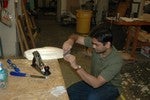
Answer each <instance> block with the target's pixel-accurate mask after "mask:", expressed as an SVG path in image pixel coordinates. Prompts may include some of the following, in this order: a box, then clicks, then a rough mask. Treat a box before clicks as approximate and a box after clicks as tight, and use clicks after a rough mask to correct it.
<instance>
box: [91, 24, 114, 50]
mask: <svg viewBox="0 0 150 100" xmlns="http://www.w3.org/2000/svg"><path fill="white" fill-rule="evenodd" d="M90 37H91V38H92V43H93V48H94V49H95V50H96V52H99V53H103V52H105V51H106V50H107V49H109V48H111V46H112V39H113V36H112V33H111V30H110V29H109V28H108V26H106V24H101V25H99V26H97V27H95V28H94V29H93V30H92V31H91V33H90Z"/></svg>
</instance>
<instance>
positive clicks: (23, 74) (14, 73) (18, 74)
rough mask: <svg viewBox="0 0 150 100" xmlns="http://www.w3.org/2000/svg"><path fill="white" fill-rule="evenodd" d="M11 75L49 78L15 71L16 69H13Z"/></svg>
mask: <svg viewBox="0 0 150 100" xmlns="http://www.w3.org/2000/svg"><path fill="white" fill-rule="evenodd" d="M10 75H12V76H19V77H32V78H43V79H46V78H47V77H46V76H39V75H30V74H26V73H21V72H15V71H11V72H10Z"/></svg>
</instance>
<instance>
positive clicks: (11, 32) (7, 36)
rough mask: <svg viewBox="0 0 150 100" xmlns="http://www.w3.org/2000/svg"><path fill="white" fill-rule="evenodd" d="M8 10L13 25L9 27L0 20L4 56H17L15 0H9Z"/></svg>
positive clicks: (0, 35)
mask: <svg viewBox="0 0 150 100" xmlns="http://www.w3.org/2000/svg"><path fill="white" fill-rule="evenodd" d="M7 10H8V11H9V13H10V14H11V16H12V20H11V21H12V26H11V27H8V26H6V25H4V24H3V23H1V22H0V37H1V42H2V49H3V56H4V57H7V56H15V55H16V47H17V39H16V38H17V36H16V25H15V10H14V0H8V8H7Z"/></svg>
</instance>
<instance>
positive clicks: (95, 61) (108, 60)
mask: <svg viewBox="0 0 150 100" xmlns="http://www.w3.org/2000/svg"><path fill="white" fill-rule="evenodd" d="M74 43H78V44H81V45H84V46H86V47H89V48H93V51H92V56H91V59H92V65H91V74H89V73H88V72H86V71H85V70H84V69H83V68H82V67H81V66H80V65H79V64H78V63H77V62H76V58H75V56H73V55H71V54H67V55H64V59H65V60H66V61H68V62H69V63H70V65H71V67H72V68H73V69H74V70H75V71H76V73H77V74H78V75H79V76H80V77H81V79H82V81H80V82H77V83H75V84H73V85H71V86H70V87H69V88H68V89H67V92H68V95H69V98H70V100H116V98H117V97H118V96H119V94H120V89H121V77H120V70H121V67H122V59H121V57H120V56H119V54H118V53H117V50H116V49H115V47H113V46H112V33H111V31H110V30H109V29H108V28H106V27H105V26H104V25H101V26H100V27H99V28H96V29H94V30H93V31H92V32H91V34H90V36H87V37H83V36H79V35H77V34H73V35H71V36H70V37H69V39H68V40H67V41H65V42H64V44H63V50H64V53H66V52H68V51H70V50H71V48H72V46H73V44H74Z"/></svg>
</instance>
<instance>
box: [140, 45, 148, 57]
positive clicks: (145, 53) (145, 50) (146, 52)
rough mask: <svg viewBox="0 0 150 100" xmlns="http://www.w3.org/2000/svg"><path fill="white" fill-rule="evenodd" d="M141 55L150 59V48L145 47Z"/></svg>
mask: <svg viewBox="0 0 150 100" xmlns="http://www.w3.org/2000/svg"><path fill="white" fill-rule="evenodd" d="M141 54H142V55H144V56H146V57H148V58H150V47H148V46H143V47H142V48H141Z"/></svg>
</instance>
